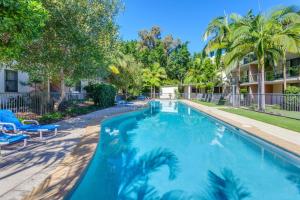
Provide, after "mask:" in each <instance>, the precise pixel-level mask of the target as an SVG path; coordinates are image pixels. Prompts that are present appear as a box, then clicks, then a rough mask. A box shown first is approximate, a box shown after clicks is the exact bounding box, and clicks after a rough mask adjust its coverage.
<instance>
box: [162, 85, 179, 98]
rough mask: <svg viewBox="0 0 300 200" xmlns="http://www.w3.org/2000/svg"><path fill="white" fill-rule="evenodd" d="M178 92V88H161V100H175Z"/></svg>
mask: <svg viewBox="0 0 300 200" xmlns="http://www.w3.org/2000/svg"><path fill="white" fill-rule="evenodd" d="M176 90H178V87H162V88H161V95H160V98H161V99H170V98H171V99H175V97H176Z"/></svg>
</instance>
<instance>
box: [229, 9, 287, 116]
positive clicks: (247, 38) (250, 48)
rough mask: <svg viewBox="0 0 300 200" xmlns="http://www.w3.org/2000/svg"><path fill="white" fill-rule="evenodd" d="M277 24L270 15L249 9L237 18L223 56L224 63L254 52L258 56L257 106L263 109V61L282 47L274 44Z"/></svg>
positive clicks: (277, 55) (279, 52)
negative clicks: (227, 50)
mask: <svg viewBox="0 0 300 200" xmlns="http://www.w3.org/2000/svg"><path fill="white" fill-rule="evenodd" d="M274 30H277V24H275V23H274V19H273V18H272V15H263V14H261V13H260V14H258V15H256V16H255V15H253V13H252V11H250V12H249V13H248V14H247V15H246V16H244V17H242V18H241V19H239V20H238V21H237V22H236V23H235V25H234V31H233V32H232V39H233V42H232V44H231V46H230V51H229V52H227V54H226V56H225V60H226V63H232V62H233V61H235V60H236V58H237V57H241V56H246V55H248V54H250V53H254V54H255V55H256V57H257V58H258V70H259V75H258V103H259V104H258V106H259V110H260V111H264V110H265V82H264V81H265V78H264V74H265V62H266V59H267V58H268V57H271V58H275V59H278V58H279V55H280V54H281V53H282V49H281V48H279V47H278V45H276V44H277V43H276V37H277V35H278V34H277V32H276V31H274Z"/></svg>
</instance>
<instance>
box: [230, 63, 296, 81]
mask: <svg viewBox="0 0 300 200" xmlns="http://www.w3.org/2000/svg"><path fill="white" fill-rule="evenodd" d="M258 76H259V74H258V73H256V74H250V75H242V76H241V77H240V81H239V82H240V84H247V83H256V82H257V81H258ZM264 77H265V81H276V80H282V79H283V71H282V70H277V71H267V72H265V76H264ZM296 77H300V66H295V67H290V68H288V69H287V72H286V78H287V79H292V78H296ZM235 79H236V80H238V78H237V77H236V78H235Z"/></svg>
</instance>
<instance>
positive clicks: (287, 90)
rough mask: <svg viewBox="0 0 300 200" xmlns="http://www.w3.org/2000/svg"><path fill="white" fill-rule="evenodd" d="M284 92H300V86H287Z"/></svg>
mask: <svg viewBox="0 0 300 200" xmlns="http://www.w3.org/2000/svg"><path fill="white" fill-rule="evenodd" d="M285 94H300V87H296V86H288V87H287V89H286V91H285Z"/></svg>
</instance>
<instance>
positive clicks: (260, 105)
mask: <svg viewBox="0 0 300 200" xmlns="http://www.w3.org/2000/svg"><path fill="white" fill-rule="evenodd" d="M258 67H259V69H260V75H259V77H260V78H259V82H258V89H259V92H258V109H259V111H261V112H264V111H265V109H266V101H265V95H266V94H265V61H264V56H263V57H262V58H260V59H259V66H258Z"/></svg>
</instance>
